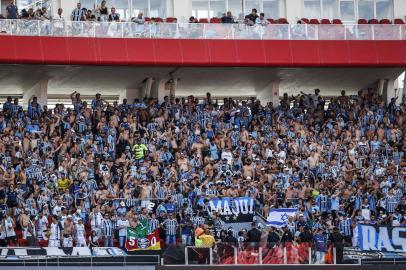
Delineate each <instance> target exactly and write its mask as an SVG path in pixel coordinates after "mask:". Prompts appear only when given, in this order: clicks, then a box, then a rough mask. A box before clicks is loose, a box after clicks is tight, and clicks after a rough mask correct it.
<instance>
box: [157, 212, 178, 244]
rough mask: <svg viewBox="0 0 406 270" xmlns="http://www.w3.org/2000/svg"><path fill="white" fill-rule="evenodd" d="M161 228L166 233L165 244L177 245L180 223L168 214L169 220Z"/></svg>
mask: <svg viewBox="0 0 406 270" xmlns="http://www.w3.org/2000/svg"><path fill="white" fill-rule="evenodd" d="M161 228H163V229H164V231H165V237H166V238H165V244H166V245H175V244H176V232H177V230H178V221H177V220H176V219H175V217H174V215H173V214H172V213H170V214H168V218H167V219H166V220H165V221H164V222H163V223H162V224H161Z"/></svg>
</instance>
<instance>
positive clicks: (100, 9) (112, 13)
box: [0, 1, 269, 25]
mask: <svg viewBox="0 0 406 270" xmlns="http://www.w3.org/2000/svg"><path fill="white" fill-rule="evenodd" d="M5 10H6V16H3V15H1V14H0V19H24V20H43V21H44V20H52V21H64V18H63V16H62V14H63V9H62V8H59V9H58V12H57V15H55V16H51V15H50V14H49V12H48V10H47V8H46V7H42V8H37V9H36V10H34V8H29V9H28V10H27V9H22V10H21V12H19V9H18V7H17V5H16V4H15V3H14V1H11V2H10V3H9V4H8V5H7V7H6V9H5ZM70 19H71V20H72V21H100V22H106V21H110V22H111V21H116V22H120V21H121V22H124V21H125V20H123V19H122V18H121V17H120V14H119V13H118V12H116V8H115V7H111V8H109V7H108V3H107V1H102V2H101V3H100V6H97V7H95V8H94V9H87V8H84V7H82V5H81V3H77V7H76V8H75V9H74V10H73V11H72V12H71V16H70ZM129 21H130V22H134V23H138V24H144V23H159V22H163V20H162V19H161V18H146V17H145V16H144V13H143V12H142V11H141V12H139V13H138V15H137V16H136V17H133V18H131V19H130V20H129ZM168 22H169V21H168ZM170 22H171V23H176V22H177V19H176V18H172V19H171V20H170ZM216 22H218V23H220V22H221V23H237V22H238V21H237V20H235V18H234V16H233V15H232V14H231V11H228V12H226V13H225V14H224V16H223V17H222V18H219V19H218V21H216ZM189 23H199V20H197V19H195V18H194V17H193V16H192V17H190V18H189ZM242 23H244V24H246V25H254V24H259V25H267V24H269V21H268V20H267V19H266V18H265V14H264V13H258V11H257V9H252V12H251V13H250V14H248V15H246V16H245V18H244V20H243V21H242Z"/></svg>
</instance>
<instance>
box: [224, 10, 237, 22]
mask: <svg viewBox="0 0 406 270" xmlns="http://www.w3.org/2000/svg"><path fill="white" fill-rule="evenodd" d="M221 22H222V23H235V21H234V17H233V15H232V14H231V11H227V13H226V15H225V16H223V17H222V18H221Z"/></svg>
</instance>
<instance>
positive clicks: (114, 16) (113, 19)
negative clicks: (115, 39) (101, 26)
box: [109, 7, 120, 22]
mask: <svg viewBox="0 0 406 270" xmlns="http://www.w3.org/2000/svg"><path fill="white" fill-rule="evenodd" d="M119 21H120V14H118V13H116V8H115V7H112V8H111V13H110V15H109V22H119Z"/></svg>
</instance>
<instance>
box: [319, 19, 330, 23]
mask: <svg viewBox="0 0 406 270" xmlns="http://www.w3.org/2000/svg"><path fill="white" fill-rule="evenodd" d="M320 23H321V24H331V22H330V20H329V19H322V20H321V21H320Z"/></svg>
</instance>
